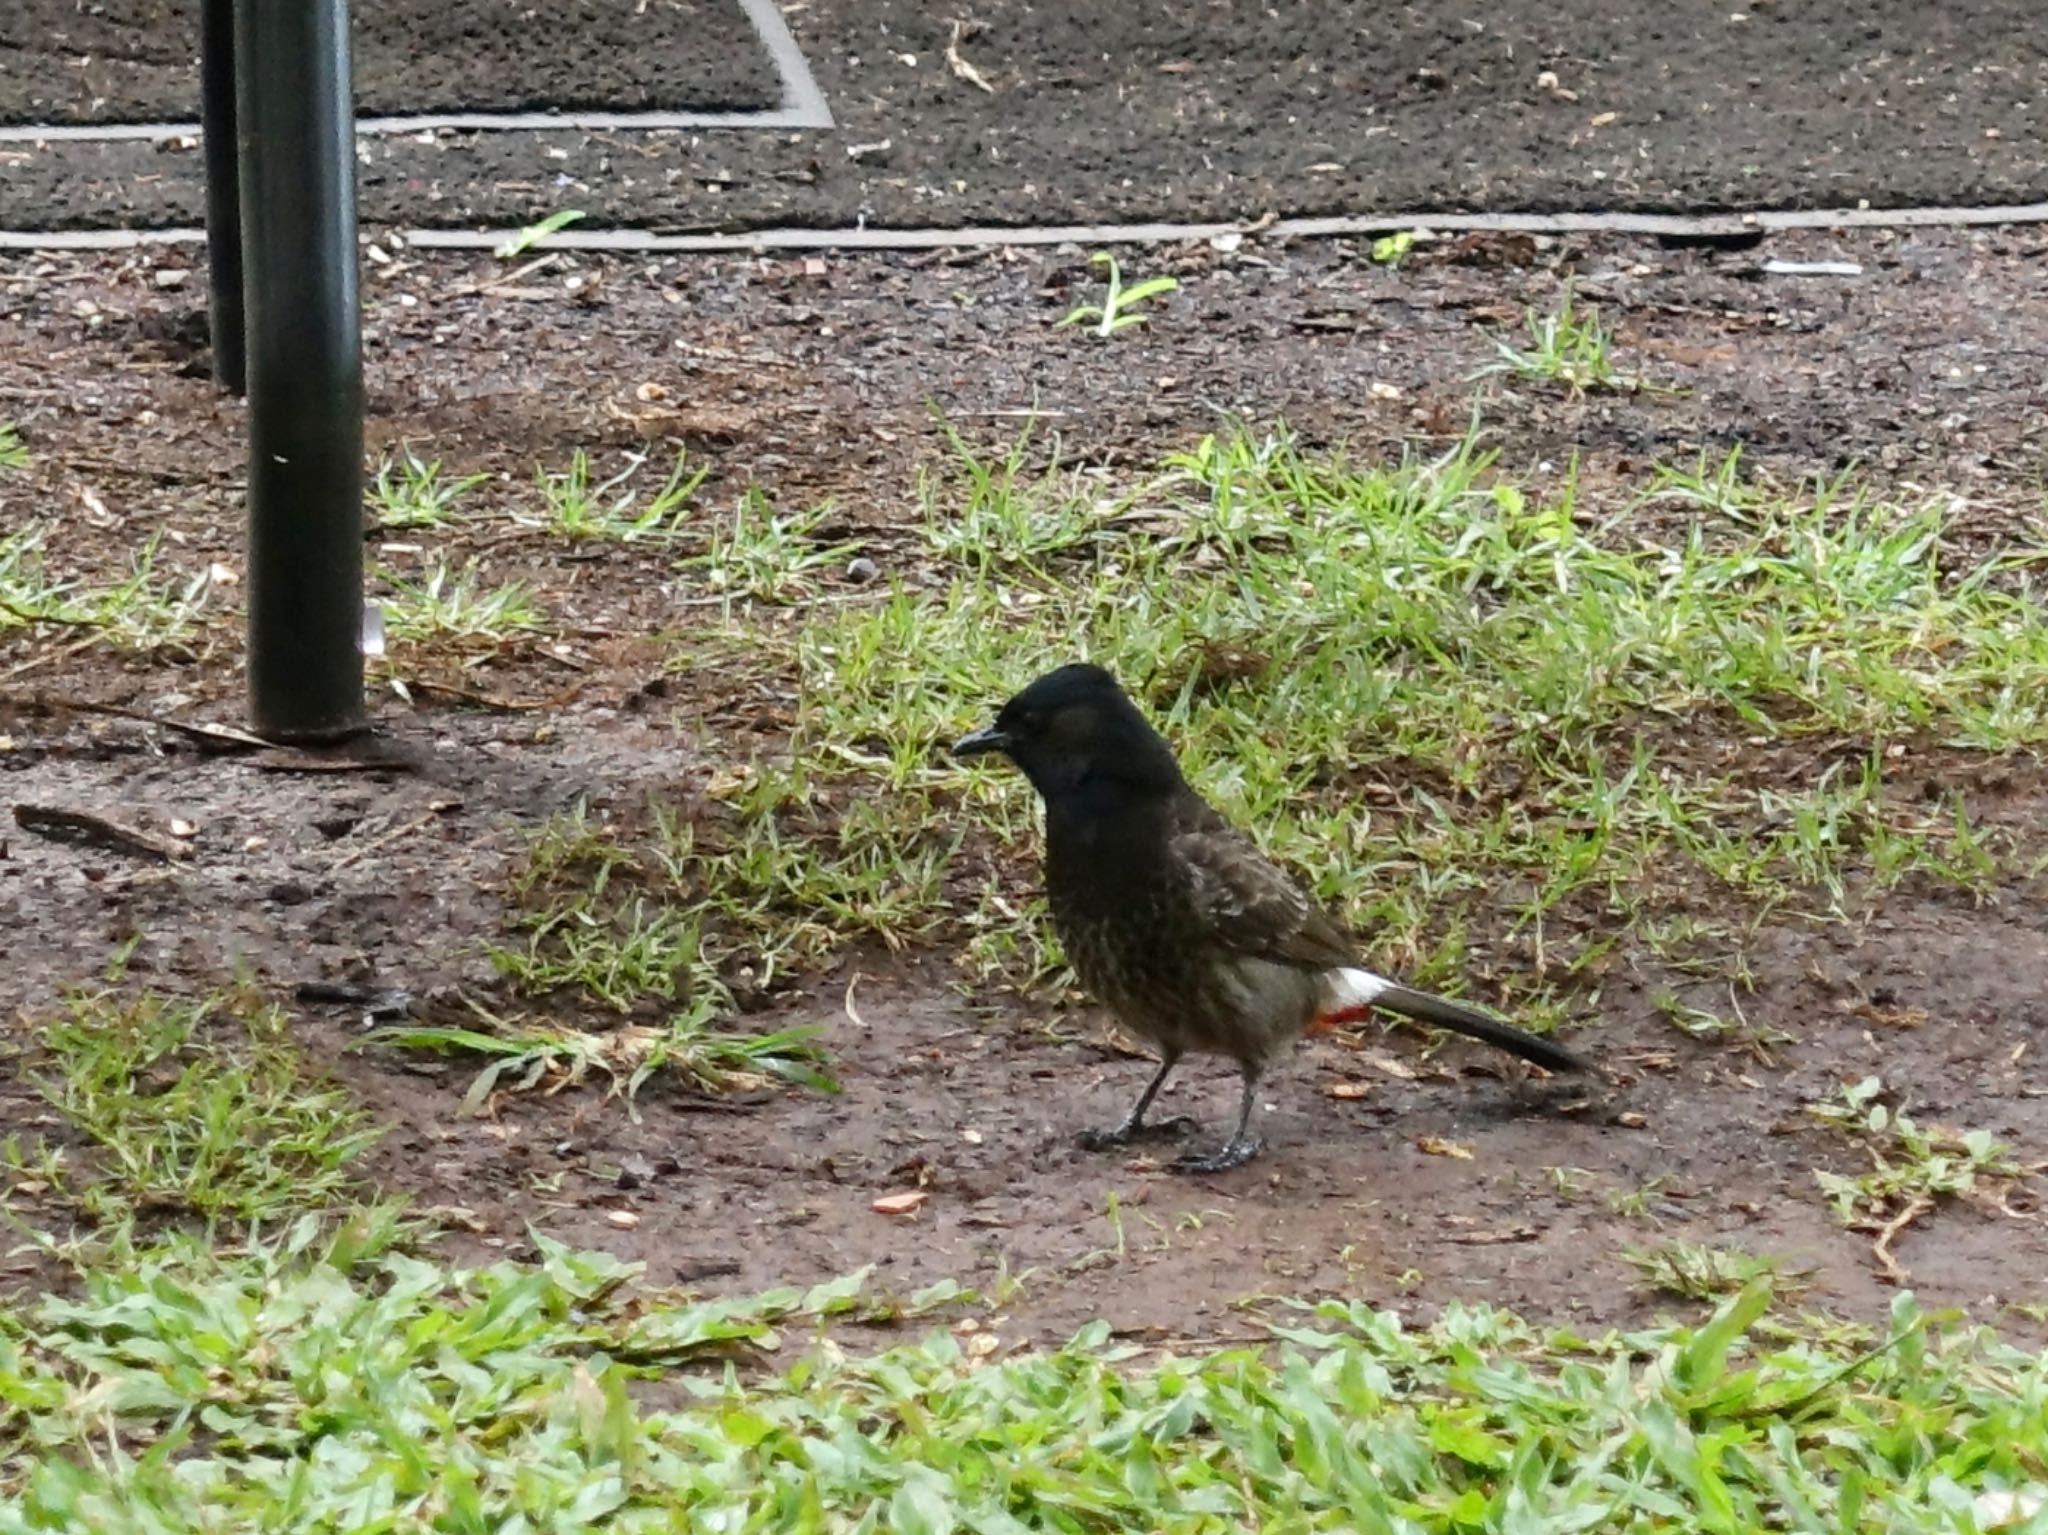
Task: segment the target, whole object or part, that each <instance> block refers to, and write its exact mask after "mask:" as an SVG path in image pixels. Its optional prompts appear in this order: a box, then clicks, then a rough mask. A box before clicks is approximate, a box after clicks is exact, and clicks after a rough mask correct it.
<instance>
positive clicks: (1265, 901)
mask: <svg viewBox="0 0 2048 1535" xmlns="http://www.w3.org/2000/svg"><path fill="white" fill-rule="evenodd" d="M1180 820H1181V822H1182V824H1181V825H1180V826H1179V827H1177V828H1176V829H1175V830H1174V832H1173V833H1172V834H1171V835H1169V837H1168V839H1167V856H1168V857H1169V858H1171V859H1172V860H1173V861H1174V863H1176V864H1177V865H1178V866H1179V868H1180V870H1181V872H1182V874H1183V875H1184V877H1185V887H1186V889H1187V890H1188V891H1189V893H1190V896H1191V898H1192V901H1193V904H1194V909H1195V915H1196V917H1197V919H1198V920H1199V921H1200V922H1202V923H1203V924H1204V925H1205V926H1206V927H1207V929H1208V930H1209V933H1210V935H1211V936H1212V937H1213V938H1214V939H1215V941H1216V942H1218V943H1220V944H1222V945H1223V947H1225V948H1227V949H1230V950H1233V951H1235V952H1236V953H1240V954H1248V955H1252V956H1255V957H1257V958H1259V959H1268V960H1272V961H1274V962H1275V963H1277V964H1289V965H1300V966H1301V967H1302V968H1304V969H1312V970H1326V969H1329V968H1331V967H1333V966H1337V965H1350V964H1355V963H1357V950H1356V948H1355V946H1354V945H1353V943H1352V941H1351V938H1350V935H1349V934H1347V933H1346V932H1345V931H1344V929H1343V928H1342V927H1341V926H1340V925H1339V924H1338V923H1337V922H1336V921H1335V920H1334V919H1333V918H1332V917H1331V916H1330V914H1329V913H1328V912H1326V911H1324V910H1323V909H1322V908H1321V907H1319V906H1317V905H1316V904H1315V902H1314V901H1312V900H1310V899H1309V898H1308V896H1307V895H1306V894H1304V893H1303V892H1302V889H1301V887H1300V886H1299V885H1297V884H1295V882H1294V881H1293V880H1291V879H1289V878H1288V877H1287V875H1286V874H1285V873H1284V872H1283V871H1282V870H1281V869H1280V868H1279V867H1278V866H1277V865H1275V864H1274V863H1273V862H1272V860H1270V859H1269V858H1267V857H1266V855H1265V854H1263V853H1261V852H1260V851H1259V850H1258V847H1257V846H1256V844H1254V843H1253V842H1252V840H1251V839H1250V838H1249V837H1247V836H1245V835H1244V834H1243V833H1242V832H1239V831H1237V830H1235V829H1233V828H1232V827H1231V826H1229V825H1228V824H1227V823H1226V822H1225V821H1224V820H1223V818H1222V817H1221V816H1219V815H1218V814H1217V813H1216V812H1215V811H1214V810H1212V809H1210V807H1209V806H1207V805H1206V804H1204V805H1201V806H1200V807H1199V809H1191V810H1190V811H1189V812H1188V813H1187V814H1185V815H1183V816H1182V817H1181V818H1180Z"/></svg>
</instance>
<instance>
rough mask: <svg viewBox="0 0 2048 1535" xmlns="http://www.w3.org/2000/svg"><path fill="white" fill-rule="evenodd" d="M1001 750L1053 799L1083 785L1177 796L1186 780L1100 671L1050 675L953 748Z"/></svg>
mask: <svg viewBox="0 0 2048 1535" xmlns="http://www.w3.org/2000/svg"><path fill="white" fill-rule="evenodd" d="M985 752H1001V753H1002V754H1003V755H1004V756H1006V757H1008V758H1009V759H1010V760H1011V761H1012V762H1014V763H1016V764H1017V766H1018V767H1020V768H1022V769H1023V770H1024V776H1025V777H1026V778H1028V779H1030V780H1031V786H1032V787H1033V788H1035V789H1036V790H1038V792H1039V793H1040V794H1041V795H1042V796H1044V797H1045V798H1046V799H1052V798H1054V797H1055V796H1058V795H1062V794H1068V793H1072V792H1073V791H1075V790H1077V789H1079V788H1081V787H1082V786H1083V785H1099V786H1104V787H1107V786H1109V785H1121V786H1123V787H1124V788H1126V789H1130V790H1137V791H1145V790H1151V791H1155V792H1160V793H1167V792H1171V791H1172V790H1174V789H1177V788H1179V787H1180V785H1181V783H1182V782H1183V780H1182V778H1181V776H1180V767H1179V765H1178V764H1176V763H1175V762H1174V760H1173V749H1172V748H1171V747H1170V746H1168V745H1167V744H1166V741H1165V739H1164V738H1163V737H1162V736H1161V735H1160V734H1159V732H1158V731H1156V730H1154V729H1153V728H1152V727H1151V725H1149V724H1147V723H1146V721H1145V716H1144V715H1142V714H1140V713H1139V712H1138V706H1137V705H1136V704H1134V703H1132V702H1131V700H1130V698H1129V697H1128V696H1127V695H1126V694H1125V693H1124V690H1123V689H1122V688H1120V687H1118V686H1117V684H1116V679H1115V678H1114V677H1112V676H1110V674H1109V673H1108V672H1106V671H1104V670H1103V669H1102V668H1101V667H1099V666H1088V665H1082V664H1076V665H1073V666H1062V667H1061V668H1060V669H1059V670H1058V671H1052V672H1047V673H1046V674H1045V675H1044V676H1043V677H1040V678H1039V679H1038V680H1037V681H1036V682H1034V683H1032V684H1031V685H1030V686H1029V687H1027V688H1025V689H1024V691H1023V692H1021V693H1019V694H1018V695H1017V696H1016V697H1014V698H1012V699H1011V700H1010V701H1009V702H1008V703H1006V704H1004V705H1003V707H1002V710H1001V712H1000V713H998V714H997V715H996V722H995V723H994V724H993V725H990V726H989V727H987V728H986V729H984V730H977V731H975V732H974V733H973V734H972V735H968V736H963V737H961V738H960V739H959V740H958V741H956V742H954V743H953V755H954V756H956V757H973V756H979V755H981V754H983V753H985Z"/></svg>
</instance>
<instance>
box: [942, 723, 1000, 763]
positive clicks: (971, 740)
mask: <svg viewBox="0 0 2048 1535" xmlns="http://www.w3.org/2000/svg"><path fill="white" fill-rule="evenodd" d="M1009 749H1010V734H1009V732H1008V731H1006V730H1002V729H1000V728H998V727H997V726H994V725H989V726H987V727H985V728H983V729H981V730H977V731H974V732H972V733H971V734H968V735H964V736H962V737H961V738H960V739H959V740H957V741H955V742H954V743H953V755H954V756H956V757H979V756H982V755H983V754H985V753H987V752H1006V751H1008V750H1009Z"/></svg>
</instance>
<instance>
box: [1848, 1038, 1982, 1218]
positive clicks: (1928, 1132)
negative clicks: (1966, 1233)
mask: <svg viewBox="0 0 2048 1535" xmlns="http://www.w3.org/2000/svg"><path fill="white" fill-rule="evenodd" d="M1884 1094H1885V1085H1884V1081H1883V1079H1882V1078H1879V1077H1874V1076H1871V1077H1864V1078H1862V1079H1861V1080H1860V1081H1858V1082H1855V1083H1850V1084H1845V1085H1843V1086H1841V1087H1839V1088H1837V1089H1836V1091H1835V1092H1834V1093H1833V1094H1832V1095H1830V1096H1829V1097H1828V1098H1826V1099H1825V1100H1823V1101H1822V1102H1820V1103H1816V1104H1813V1105H1811V1107H1810V1112H1811V1113H1812V1114H1813V1116H1814V1117H1815V1118H1816V1119H1819V1120H1820V1121H1821V1122H1822V1123H1824V1124H1828V1125H1832V1126H1834V1127H1835V1128H1836V1129H1838V1130H1841V1131H1842V1132H1844V1133H1845V1134H1847V1135H1850V1136H1852V1137H1854V1138H1855V1139H1856V1140H1858V1141H1859V1142H1860V1143H1861V1144H1862V1147H1863V1149H1864V1151H1865V1153H1866V1154H1867V1155H1868V1156H1869V1158H1870V1163H1871V1169H1870V1171H1869V1172H1867V1173H1860V1174H1856V1175H1853V1176H1848V1175H1843V1174H1840V1173H1831V1172H1825V1171H1820V1172H1816V1173H1815V1174H1814V1176H1815V1177H1816V1178H1817V1179H1818V1180H1819V1181H1820V1186H1821V1189H1822V1191H1823V1192H1824V1193H1826V1195H1827V1196H1828V1201H1829V1203H1830V1204H1831V1205H1832V1206H1833V1207H1834V1211H1835V1216H1836V1218H1837V1219H1838V1220H1840V1221H1841V1222H1842V1223H1843V1224H1844V1225H1846V1226H1853V1227H1858V1228H1869V1227H1873V1226H1876V1227H1882V1226H1884V1225H1885V1224H1886V1223H1887V1222H1890V1221H1894V1220H1896V1221H1898V1222H1899V1223H1900V1224H1901V1225H1903V1224H1906V1223H1909V1222H1911V1221H1913V1220H1915V1219H1917V1218H1918V1217H1919V1216H1920V1215H1922V1214H1925V1213H1926V1212H1928V1211H1930V1210H1932V1209H1933V1208H1934V1206H1935V1204H1936V1202H1937V1201H1940V1200H1945V1199H1954V1198H1959V1197H1963V1196H1966V1195H1970V1194H1974V1193H1976V1192H1978V1190H1979V1189H1980V1187H1982V1186H1983V1185H1985V1184H1986V1183H1995V1182H2000V1181H2005V1180H2010V1179H2013V1178H2017V1177H2019V1176H2021V1174H2022V1169H2021V1167H2020V1166H2019V1164H2018V1163H2017V1162H2016V1161H2015V1160H2014V1158H2013V1155H2012V1148H2011V1147H2010V1146H2007V1145H2005V1144H2004V1143H2003V1142H2001V1141H1999V1140H1997V1139H1996V1138H1995V1137H1994V1136H1993V1135H1992V1134H1991V1132H1990V1131H1988V1130H1954V1129H1949V1128H1947V1127H1945V1126H1934V1125H1930V1126H1925V1127H1923V1126H1921V1125H1920V1124H1919V1123H1917V1122H1916V1121H1915V1120H1914V1119H1913V1118H1911V1117H1910V1116H1909V1115H1907V1114H1906V1113H1904V1112H1903V1111H1902V1110H1900V1109H1898V1108H1896V1107H1893V1106H1892V1105H1889V1104H1887V1103H1885V1102H1883V1101H1882V1100H1883V1097H1884Z"/></svg>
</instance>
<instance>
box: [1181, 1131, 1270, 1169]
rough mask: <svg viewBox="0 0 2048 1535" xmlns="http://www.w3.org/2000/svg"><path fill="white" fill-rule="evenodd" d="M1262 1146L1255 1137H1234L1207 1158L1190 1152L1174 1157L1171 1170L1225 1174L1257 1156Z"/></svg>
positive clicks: (1262, 1143) (1261, 1142)
mask: <svg viewBox="0 0 2048 1535" xmlns="http://www.w3.org/2000/svg"><path fill="white" fill-rule="evenodd" d="M1264 1144H1265V1143H1264V1142H1263V1141H1261V1140H1260V1139H1259V1138H1258V1137H1257V1136H1256V1135H1240V1136H1236V1137H1234V1138H1233V1139H1232V1140H1230V1141H1229V1142H1227V1143H1226V1144H1225V1145H1224V1146H1223V1148H1222V1149H1221V1150H1218V1151H1212V1152H1210V1153H1209V1154H1208V1155H1207V1156H1197V1155H1196V1154H1195V1153H1194V1152H1192V1151H1191V1152H1189V1153H1188V1154H1187V1155H1186V1156H1184V1157H1176V1158H1175V1159H1174V1162H1173V1170H1174V1171H1175V1172H1177V1173H1227V1172H1229V1171H1230V1170H1231V1169H1232V1168H1233V1167H1242V1166H1244V1164H1245V1163H1247V1162H1249V1161H1250V1160H1251V1159H1252V1158H1253V1157H1255V1156H1257V1155H1258V1154H1259V1148H1260V1147H1261V1146H1262V1145H1264Z"/></svg>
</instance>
